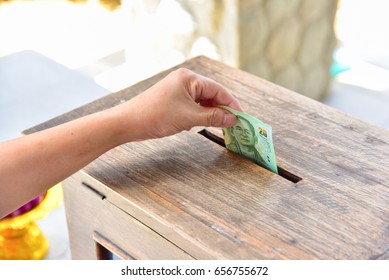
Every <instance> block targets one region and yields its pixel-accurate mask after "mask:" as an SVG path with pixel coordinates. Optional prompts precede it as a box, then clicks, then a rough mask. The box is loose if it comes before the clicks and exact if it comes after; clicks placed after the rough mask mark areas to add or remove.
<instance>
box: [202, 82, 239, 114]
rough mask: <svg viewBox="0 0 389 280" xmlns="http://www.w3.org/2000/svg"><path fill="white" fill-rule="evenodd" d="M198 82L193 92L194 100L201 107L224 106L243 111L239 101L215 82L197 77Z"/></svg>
mask: <svg viewBox="0 0 389 280" xmlns="http://www.w3.org/2000/svg"><path fill="white" fill-rule="evenodd" d="M197 76H198V77H197V81H198V82H199V85H198V88H197V89H196V90H195V95H196V96H195V100H196V102H200V104H201V105H203V106H213V107H214V106H218V105H225V106H228V107H230V108H233V109H235V110H238V111H243V109H242V107H241V106H240V104H239V101H238V100H237V99H236V98H235V97H234V96H232V94H230V93H228V91H227V90H226V89H225V88H224V87H223V86H222V85H221V84H219V83H217V82H216V81H214V80H212V79H209V78H207V77H204V76H200V75H197Z"/></svg>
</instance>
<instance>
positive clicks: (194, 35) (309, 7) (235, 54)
mask: <svg viewBox="0 0 389 280" xmlns="http://www.w3.org/2000/svg"><path fill="white" fill-rule="evenodd" d="M337 2H338V0H325V1H317V0H147V1H136V0H123V3H128V4H129V5H130V6H131V11H132V15H133V20H134V22H133V23H134V24H133V26H135V29H134V30H135V31H136V32H135V33H134V34H138V37H136V36H135V37H133V38H132V42H131V44H132V45H131V46H132V47H129V48H128V54H129V55H128V57H131V58H132V60H136V59H138V60H139V61H143V62H144V63H146V62H147V63H149V64H150V65H154V62H153V61H159V63H161V65H162V64H164V65H165V66H166V65H168V64H169V63H170V62H169V63H167V62H166V61H167V59H168V58H169V57H170V60H171V61H172V64H173V60H174V59H175V61H174V63H176V62H179V60H184V59H188V58H190V57H191V56H194V55H197V54H199V53H201V51H200V52H199V51H197V52H196V51H195V52H194V51H193V49H194V48H196V47H195V46H197V45H198V43H199V42H200V41H201V42H202V43H203V44H204V40H205V41H206V42H205V43H206V45H207V48H208V50H209V49H210V46H211V48H212V45H213V46H214V49H215V50H214V51H213V52H212V54H211V55H209V54H208V53H207V52H203V54H205V55H208V56H210V57H212V58H217V59H219V60H221V61H223V62H224V63H227V64H229V65H231V66H235V67H238V68H241V69H243V70H245V71H248V72H251V73H253V74H255V75H258V76H260V77H262V78H264V79H267V80H269V81H272V82H274V83H276V84H279V85H281V86H284V87H286V88H289V89H291V90H294V91H296V92H299V93H301V94H303V95H306V96H308V97H311V98H314V99H317V100H320V99H323V98H325V97H326V95H327V94H328V88H329V85H330V79H331V76H330V68H331V65H332V54H333V50H334V47H335V43H336V37H335V32H334V26H333V25H334V19H335V14H336V11H337ZM168 5H170V6H168ZM169 12H171V14H170V16H169ZM145 15H147V16H145ZM145 19H146V21H145V22H148V23H150V24H151V26H152V27H151V28H150V26H149V27H146V24H145V22H144V23H142V24H139V23H140V21H141V20H145ZM153 25H154V27H153ZM153 32H154V33H153ZM139 34H141V36H143V38H144V39H143V42H142V40H141V39H140V36H139ZM200 39H201V40H200ZM134 43H136V44H138V45H142V44H143V45H142V47H141V48H140V49H139V50H137V51H136V50H135V51H134V48H133V46H134V45H133V44H134ZM129 45H130V44H129ZM140 50H142V53H143V55H144V57H142V54H141V52H140ZM170 60H169V61H170Z"/></svg>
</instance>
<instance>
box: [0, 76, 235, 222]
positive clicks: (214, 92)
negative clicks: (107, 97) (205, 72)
mask: <svg viewBox="0 0 389 280" xmlns="http://www.w3.org/2000/svg"><path fill="white" fill-rule="evenodd" d="M217 105H227V106H229V107H231V108H234V109H236V110H240V111H241V110H242V109H241V107H240V105H239V103H238V101H237V100H236V99H235V98H233V97H232V95H230V94H229V93H228V92H227V91H226V90H225V89H224V88H223V87H222V86H221V85H219V84H217V83H216V82H214V81H212V80H210V79H208V78H205V77H203V76H200V75H197V74H195V73H193V72H192V71H190V70H187V69H178V70H176V71H174V72H171V73H170V74H169V75H168V76H167V77H166V78H164V79H163V80H161V81H160V82H158V83H157V84H155V85H154V86H152V87H150V88H149V89H147V90H146V91H145V92H143V93H142V94H140V95H138V96H136V97H134V98H132V99H131V100H129V101H127V102H126V103H123V104H121V105H118V106H116V107H113V108H110V109H107V110H104V111H101V112H97V113H94V114H91V115H88V116H85V117H83V118H80V119H77V120H74V121H70V122H68V123H65V124H62V125H59V126H56V127H53V128H50V129H47V130H43V131H40V132H37V133H34V134H31V135H27V136H23V137H20V138H16V139H13V140H10V141H6V142H3V143H0V159H1V160H0V218H1V217H4V216H6V215H7V214H8V213H10V212H12V211H13V210H15V209H17V208H19V207H20V206H22V205H23V204H25V203H27V202H28V201H30V200H31V199H33V198H35V197H36V196H38V195H40V194H42V193H44V192H45V191H47V190H48V189H49V188H50V187H51V186H54V185H55V184H57V183H58V182H61V181H62V180H64V179H65V178H67V177H69V176H70V175H72V174H73V173H75V172H77V171H78V170H79V169H81V168H83V167H84V166H85V165H87V164H88V163H90V162H91V161H93V160H94V159H96V158H97V157H99V156H100V155H101V154H103V153H105V152H107V151H108V150H110V149H112V148H114V147H116V146H118V145H121V144H124V143H127V142H131V141H141V140H146V139H152V138H159V137H164V136H169V135H173V134H176V133H179V132H180V131H183V130H189V129H191V128H192V127H194V126H215V127H229V126H232V125H233V124H234V123H235V121H236V119H235V116H234V115H232V114H230V113H228V112H227V111H225V110H222V109H221V108H218V107H216V106H217Z"/></svg>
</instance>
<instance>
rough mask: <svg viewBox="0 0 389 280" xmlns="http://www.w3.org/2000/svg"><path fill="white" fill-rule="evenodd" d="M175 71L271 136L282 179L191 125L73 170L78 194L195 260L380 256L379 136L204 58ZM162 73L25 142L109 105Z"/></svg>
mask: <svg viewBox="0 0 389 280" xmlns="http://www.w3.org/2000/svg"><path fill="white" fill-rule="evenodd" d="M178 67H186V68H189V69H192V70H193V71H195V72H197V73H199V74H202V75H204V76H207V77H210V78H212V79H214V80H216V81H218V82H220V83H221V84H223V85H224V86H225V87H227V88H228V89H229V90H230V91H231V92H232V93H233V94H234V95H235V96H236V97H237V98H238V99H239V101H240V102H241V104H242V107H243V108H244V109H245V111H246V112H247V113H249V114H251V115H253V116H255V117H257V118H259V119H260V120H262V121H264V122H266V123H268V124H270V125H271V126H272V128H273V141H274V145H275V151H276V157H277V163H278V165H279V166H280V167H281V168H282V170H283V171H282V172H281V173H282V175H283V176H280V175H277V174H274V173H271V172H270V171H268V170H266V169H264V168H262V167H260V166H258V165H256V164H255V163H253V162H251V161H249V160H246V159H243V158H241V157H239V156H238V155H235V154H233V153H232V152H229V151H228V150H227V149H225V148H224V147H222V146H221V145H219V144H218V143H215V142H214V141H212V140H210V139H208V138H207V137H204V135H202V134H200V133H199V132H200V131H203V129H204V128H202V127H196V128H194V129H192V130H191V131H186V132H182V133H179V134H177V135H174V136H171V137H166V138H162V139H155V140H148V141H143V142H133V143H128V144H125V145H122V146H119V147H116V148H115V149H113V150H111V151H109V152H107V153H106V154H104V155H102V156H101V157H99V158H98V159H96V160H95V161H94V162H92V163H91V164H89V165H88V166H87V167H85V168H84V169H83V170H82V171H81V173H82V174H83V178H84V179H83V180H84V181H85V184H88V185H93V188H95V189H97V191H98V192H100V193H101V194H103V195H104V197H105V199H107V200H108V201H110V202H111V203H113V204H115V205H116V206H117V207H119V208H121V209H122V210H123V211H125V212H127V213H128V214H129V215H132V216H134V217H136V219H138V220H140V221H141V222H142V223H144V224H145V225H147V226H149V227H150V228H152V229H153V230H154V231H156V232H158V233H159V234H160V235H161V236H163V237H164V238H166V239H169V240H170V241H171V242H173V243H174V244H176V245H177V246H178V247H180V248H182V249H183V250H184V251H186V252H188V254H190V255H191V256H193V257H194V258H199V259H207V258H220V259H380V258H381V259H388V258H389V132H388V131H386V130H384V129H381V128H379V127H375V126H372V125H369V124H367V123H365V122H363V121H361V120H359V119H356V118H353V117H351V116H348V115H346V114H344V113H341V112H339V111H337V110H335V109H333V108H330V107H328V106H326V105H323V104H321V103H319V102H317V101H314V100H311V99H309V98H307V97H304V96H302V95H299V94H297V93H294V92H292V91H290V90H287V89H285V88H282V87H280V86H277V85H274V84H272V83H270V82H268V81H265V80H263V79H260V78H258V77H256V76H254V75H251V74H248V73H246V72H243V71H241V70H238V69H235V68H232V67H228V66H226V65H224V64H222V63H220V62H216V61H213V60H211V59H208V58H206V57H197V58H194V59H192V60H189V61H187V62H185V63H184V64H182V65H178V66H177V67H175V68H178ZM170 71H171V69H170V70H168V71H165V72H162V73H160V74H158V75H156V76H154V77H152V78H150V79H147V80H145V81H143V82H140V83H138V84H136V85H134V86H132V87H130V88H127V89H125V90H122V91H120V92H117V93H113V94H111V95H108V96H106V97H104V98H102V99H99V100H97V101H95V102H93V103H90V104H88V105H85V106H83V107H81V108H78V109H76V110H73V111H71V112H69V113H67V114H65V115H62V116H60V117H58V118H55V119H53V120H50V121H48V122H46V123H44V124H41V125H39V126H36V127H34V128H32V129H30V130H28V131H26V133H32V132H34V131H38V130H42V129H45V128H48V127H51V126H54V125H57V124H60V123H63V122H65V121H68V120H71V119H75V118H77V117H80V116H83V115H86V114H89V113H92V112H95V111H98V110H102V109H105V108H108V107H111V106H114V105H116V104H119V103H120V102H123V101H125V100H128V99H130V98H131V97H133V96H135V95H136V94H139V93H141V92H142V91H143V90H145V89H146V88H148V87H150V86H151V85H153V84H154V83H156V82H157V81H159V80H160V79H162V78H163V77H164V76H165V75H167V73H169V72H170ZM207 129H208V128H207ZM209 130H210V129H209ZM211 131H212V132H213V133H214V134H218V133H219V134H220V132H221V129H216V130H215V129H212V130H211ZM216 142H217V141H216ZM300 179H301V180H300Z"/></svg>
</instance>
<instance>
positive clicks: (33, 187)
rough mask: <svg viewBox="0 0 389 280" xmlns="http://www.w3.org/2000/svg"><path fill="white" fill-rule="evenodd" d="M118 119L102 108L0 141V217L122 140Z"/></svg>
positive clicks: (114, 114) (112, 113) (117, 116)
mask: <svg viewBox="0 0 389 280" xmlns="http://www.w3.org/2000/svg"><path fill="white" fill-rule="evenodd" d="M120 123H121V119H120V118H119V114H117V113H116V112H115V111H114V112H111V111H103V112H100V113H97V114H93V115H90V116H87V117H84V118H81V119H78V120H75V121H73V122H69V123H66V124H63V125H60V126H57V127H54V128H51V129H48V130H44V131H41V132H37V133H35V134H32V135H28V136H24V137H20V138H18V139H15V140H11V141H9V142H5V143H0V159H1V160H0V174H1V175H0V217H2V216H4V215H6V214H8V213H9V212H11V211H13V210H14V208H15V207H19V206H21V205H23V204H24V203H26V202H27V201H29V200H31V199H33V198H34V197H36V196H38V195H40V194H42V193H44V192H45V191H46V190H47V189H48V188H49V187H51V186H54V185H55V184H56V183H58V182H60V181H62V180H63V179H65V178H66V177H68V176H70V175H71V174H73V173H74V172H76V171H78V170H79V169H81V168H82V167H84V166H85V165H87V164H88V163H90V162H91V161H93V160H94V159H95V158H97V157H98V156H99V155H101V154H103V153H104V152H106V151H108V150H109V149H111V148H113V147H115V146H117V145H119V144H121V143H122V142H123V141H124V140H123V137H122V134H123V133H122V129H121V128H120ZM2 146H3V147H4V148H3V147H2Z"/></svg>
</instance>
